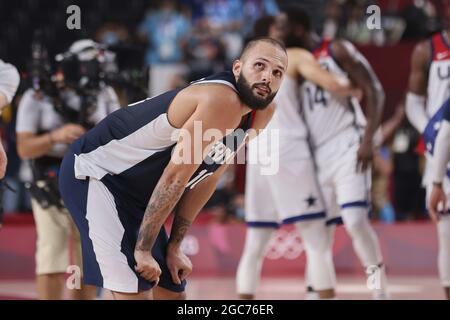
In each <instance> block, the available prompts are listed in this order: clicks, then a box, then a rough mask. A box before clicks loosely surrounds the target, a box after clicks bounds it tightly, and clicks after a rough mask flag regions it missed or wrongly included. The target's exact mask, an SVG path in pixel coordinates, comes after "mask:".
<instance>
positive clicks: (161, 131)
mask: <svg viewBox="0 0 450 320" xmlns="http://www.w3.org/2000/svg"><path fill="white" fill-rule="evenodd" d="M206 83H218V84H223V85H227V86H229V87H231V88H233V89H234V90H235V91H236V92H237V89H236V84H235V79H234V76H233V74H232V73H231V72H222V73H219V74H216V75H213V76H210V77H207V78H204V79H201V80H198V81H195V82H193V83H191V84H190V85H199V84H206ZM181 90H182V89H176V90H172V91H168V92H166V93H164V94H161V95H159V96H156V97H153V98H149V99H146V100H144V101H141V102H137V103H134V104H131V105H129V106H128V107H125V108H122V109H119V110H117V111H115V112H114V113H112V114H110V115H109V116H107V117H106V118H105V119H104V120H103V121H101V122H100V123H99V124H98V125H97V126H95V127H94V128H93V129H91V130H90V131H88V132H87V133H86V134H85V135H84V136H82V137H81V138H80V139H78V140H77V141H76V142H75V143H74V144H73V145H72V146H71V150H72V152H73V153H74V154H75V165H74V170H75V177H76V178H78V179H86V178H87V177H91V178H95V179H97V180H100V181H102V182H103V184H104V185H105V186H106V187H107V188H108V189H109V190H110V191H111V193H112V194H113V195H114V199H115V201H116V205H118V206H121V205H124V206H133V207H134V208H135V209H136V210H132V209H131V208H130V210H129V211H130V213H132V214H133V212H135V215H137V216H136V218H142V213H143V210H145V207H146V206H147V204H148V201H149V199H150V196H151V194H152V192H153V190H154V188H155V186H156V184H157V182H158V181H159V179H160V177H161V175H162V173H163V171H164V168H165V167H166V166H167V164H168V163H169V160H170V158H171V153H172V150H173V148H174V146H175V144H176V142H177V139H178V134H179V132H178V131H179V129H177V128H175V127H173V126H172V125H171V124H170V123H169V121H168V117H167V110H168V108H169V105H170V104H171V102H172V100H173V99H174V98H175V96H176V95H177V94H178V93H179V92H180V91H181ZM253 114H254V112H252V113H250V114H249V115H247V116H245V117H244V118H243V121H242V123H241V125H240V127H239V128H240V129H242V130H236V129H235V130H234V132H233V134H231V135H229V136H227V137H224V138H223V139H222V141H221V142H217V143H216V144H215V145H214V147H213V148H212V150H211V152H210V153H209V154H208V156H207V157H206V158H205V159H204V160H203V163H202V164H201V165H200V167H199V168H198V170H197V171H196V172H195V173H194V175H193V176H192V178H191V179H190V181H189V183H188V185H187V186H186V189H187V190H189V189H192V188H194V187H195V186H196V185H197V184H198V182H200V181H202V180H203V179H205V178H207V177H208V176H210V175H212V174H213V173H214V171H215V170H217V169H218V168H219V167H220V166H221V165H222V164H223V163H225V160H226V158H228V157H229V156H232V155H234V153H235V152H236V151H237V149H238V147H239V146H240V145H241V143H242V141H243V140H244V138H245V133H246V130H247V129H248V128H249V127H250V125H251V121H252V117H253ZM230 138H231V139H230Z"/></svg>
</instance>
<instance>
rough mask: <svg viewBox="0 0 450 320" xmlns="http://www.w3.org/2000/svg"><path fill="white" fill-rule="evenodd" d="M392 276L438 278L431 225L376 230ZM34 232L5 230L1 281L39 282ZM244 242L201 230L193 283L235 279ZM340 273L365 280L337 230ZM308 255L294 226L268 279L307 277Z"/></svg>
mask: <svg viewBox="0 0 450 320" xmlns="http://www.w3.org/2000/svg"><path fill="white" fill-rule="evenodd" d="M374 226H375V229H376V232H377V234H378V236H379V239H380V242H381V247H382V251H383V255H384V257H385V262H386V265H387V271H388V274H392V275H394V274H395V275H436V276H437V266H436V261H437V238H436V228H435V226H434V225H433V224H431V223H429V222H415V223H402V224H393V225H382V224H375V225H374ZM35 237H36V233H35V228H34V225H33V223H32V222H31V221H30V222H28V223H24V222H20V221H19V222H14V223H8V224H7V225H5V226H4V227H3V228H2V229H0V280H2V279H3V280H5V279H32V278H34V254H35V242H36V241H35ZM244 239H245V226H244V225H243V224H216V223H208V224H202V223H199V224H196V225H194V226H193V227H192V229H191V232H190V233H189V235H188V236H187V237H186V239H185V241H184V243H183V250H184V251H185V252H186V253H187V254H188V255H189V256H190V257H191V259H192V262H193V264H194V271H193V274H192V276H193V277H201V276H222V275H224V276H233V275H234V273H235V271H236V268H237V264H238V262H239V258H240V254H241V251H242V248H243V244H244ZM334 255H335V259H334V261H335V264H336V269H337V272H338V273H352V274H360V275H363V269H362V268H361V267H360V264H359V261H358V259H357V257H356V256H355V254H354V253H353V248H352V244H351V242H350V239H349V238H348V236H347V234H346V232H345V230H344V228H343V227H342V226H340V227H338V228H337V230H336V235H335V244H334ZM304 266H305V255H304V251H303V245H302V242H301V239H300V238H299V236H298V235H297V233H296V231H295V230H294V228H293V227H292V226H286V227H283V228H281V229H280V230H278V231H277V232H276V234H275V236H274V238H273V240H272V242H271V244H270V245H269V248H268V250H267V254H266V260H265V263H264V267H263V276H290V277H292V276H299V277H303V272H304Z"/></svg>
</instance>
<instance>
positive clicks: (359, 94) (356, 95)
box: [349, 87, 364, 102]
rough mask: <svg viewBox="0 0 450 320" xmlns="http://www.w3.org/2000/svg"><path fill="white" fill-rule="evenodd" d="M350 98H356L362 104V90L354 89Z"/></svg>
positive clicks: (351, 90)
mask: <svg viewBox="0 0 450 320" xmlns="http://www.w3.org/2000/svg"><path fill="white" fill-rule="evenodd" d="M349 96H351V97H354V98H356V100H358V102H361V101H362V99H363V97H364V93H363V91H362V90H361V89H360V88H354V87H352V88H351V89H350V93H349Z"/></svg>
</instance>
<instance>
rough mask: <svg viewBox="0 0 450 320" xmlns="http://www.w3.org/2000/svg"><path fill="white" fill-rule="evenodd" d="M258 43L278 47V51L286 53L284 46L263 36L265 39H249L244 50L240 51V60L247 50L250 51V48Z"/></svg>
mask: <svg viewBox="0 0 450 320" xmlns="http://www.w3.org/2000/svg"><path fill="white" fill-rule="evenodd" d="M260 42H266V43H270V44H272V45H274V46H276V47H278V48H279V49H281V50H283V51H284V52H285V53H286V47H285V46H284V44H282V43H281V42H280V41H278V40H275V39H273V38H269V37H267V36H265V37H256V38H252V39H250V41H249V42H248V43H247V44H246V45H245V47H244V49H243V50H242V53H241V55H240V58H241V59H242V58H243V57H244V56H245V54H246V53H247V51H248V50H250V49H251V48H253V47H254V46H256V45H257V44H258V43H260Z"/></svg>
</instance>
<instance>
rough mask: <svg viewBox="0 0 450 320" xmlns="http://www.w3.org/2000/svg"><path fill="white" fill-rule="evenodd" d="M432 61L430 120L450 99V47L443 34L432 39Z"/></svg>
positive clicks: (429, 88)
mask: <svg viewBox="0 0 450 320" xmlns="http://www.w3.org/2000/svg"><path fill="white" fill-rule="evenodd" d="M430 45H431V59H430V60H431V61H430V68H429V72H428V89H427V95H428V98H427V107H426V113H427V115H428V117H429V118H431V117H433V116H434V115H435V114H436V112H437V111H438V110H439V108H440V107H441V106H442V105H443V104H444V102H445V101H446V100H447V99H448V97H450V45H449V44H448V43H447V41H446V40H445V38H444V36H443V34H442V33H437V34H435V35H433V36H432V37H431V40H430Z"/></svg>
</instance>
